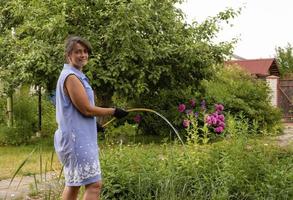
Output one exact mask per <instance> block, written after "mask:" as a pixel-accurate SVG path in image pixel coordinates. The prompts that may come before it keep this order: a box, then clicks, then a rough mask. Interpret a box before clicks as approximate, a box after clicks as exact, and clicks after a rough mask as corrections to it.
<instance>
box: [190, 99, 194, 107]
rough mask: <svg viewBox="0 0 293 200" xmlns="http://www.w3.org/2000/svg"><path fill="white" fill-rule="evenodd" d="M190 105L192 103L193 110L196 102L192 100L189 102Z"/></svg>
mask: <svg viewBox="0 0 293 200" xmlns="http://www.w3.org/2000/svg"><path fill="white" fill-rule="evenodd" d="M189 103H190V105H191V107H192V108H194V107H195V100H194V99H190V100H189Z"/></svg>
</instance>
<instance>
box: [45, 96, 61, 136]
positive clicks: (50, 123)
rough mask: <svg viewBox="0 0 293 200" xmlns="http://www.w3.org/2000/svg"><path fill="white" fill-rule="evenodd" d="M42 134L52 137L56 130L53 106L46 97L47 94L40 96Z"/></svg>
mask: <svg viewBox="0 0 293 200" xmlns="http://www.w3.org/2000/svg"><path fill="white" fill-rule="evenodd" d="M42 109H43V111H42V112H43V114H42V116H43V118H42V133H41V135H42V136H45V137H52V136H53V135H54V133H55V131H56V130H57V123H56V113H55V107H54V105H53V104H52V102H51V101H50V100H49V99H48V94H45V95H43V98H42Z"/></svg>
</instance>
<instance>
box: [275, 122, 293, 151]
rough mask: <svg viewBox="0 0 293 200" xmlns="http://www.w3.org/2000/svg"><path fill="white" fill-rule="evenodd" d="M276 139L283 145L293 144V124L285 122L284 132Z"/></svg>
mask: <svg viewBox="0 0 293 200" xmlns="http://www.w3.org/2000/svg"><path fill="white" fill-rule="evenodd" d="M276 139H277V141H278V144H279V145H280V146H281V147H285V146H287V145H289V144H293V124H292V123H291V124H285V129H284V134H282V135H280V136H277V138H276Z"/></svg>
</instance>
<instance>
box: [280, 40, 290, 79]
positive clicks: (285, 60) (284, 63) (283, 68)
mask: <svg viewBox="0 0 293 200" xmlns="http://www.w3.org/2000/svg"><path fill="white" fill-rule="evenodd" d="M276 59H277V62H278V65H279V70H280V74H281V76H282V77H288V76H289V77H290V76H291V77H292V74H293V47H292V45H291V44H290V43H288V45H287V46H286V47H284V48H282V47H277V48H276Z"/></svg>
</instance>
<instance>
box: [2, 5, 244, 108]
mask: <svg viewBox="0 0 293 200" xmlns="http://www.w3.org/2000/svg"><path fill="white" fill-rule="evenodd" d="M180 2H181V1H180V0H160V1H158V0H156V1H153V0H144V1H141V0H135V1H127V0H118V1H88V0H81V1H69V0H55V1H50V2H47V1H38V0H33V1H28V0H23V1H17V0H12V1H4V2H3V3H2V4H1V6H0V11H1V18H0V27H1V29H2V30H3V32H2V31H1V34H0V47H1V48H0V49H1V51H0V54H1V57H2V58H3V62H2V63H1V68H2V69H5V70H2V71H3V76H1V79H3V80H4V81H5V82H6V83H7V84H8V85H9V86H10V87H5V88H11V89H13V88H15V86H17V85H19V84H20V83H23V82H29V83H33V84H37V85H39V84H40V85H42V86H45V87H46V89H48V90H51V89H52V88H54V84H55V81H56V77H57V76H58V72H59V70H60V68H61V66H60V65H61V63H62V62H63V61H62V60H63V59H62V57H63V55H62V49H63V44H62V43H63V41H64V39H65V38H66V37H67V36H68V35H70V34H75V35H81V36H84V37H86V38H88V39H89V41H91V43H92V44H93V52H94V53H93V55H92V59H91V62H90V63H89V65H88V67H87V75H88V77H89V78H90V79H91V81H92V83H93V87H94V89H95V90H96V91H98V92H99V96H100V100H101V101H102V103H103V102H106V104H109V102H110V100H111V97H112V96H113V95H116V96H117V97H120V98H123V97H124V98H126V96H127V98H132V97H133V96H136V97H137V96H140V95H143V94H146V93H149V92H151V93H154V92H156V91H158V89H159V88H166V87H168V88H170V87H173V86H177V85H178V83H182V84H180V85H178V86H180V87H184V86H186V85H187V83H190V82H194V83H196V82H198V81H199V80H200V79H202V77H207V76H209V67H210V66H212V65H213V64H214V63H217V62H220V61H222V60H223V58H224V57H225V55H228V54H230V53H231V48H232V43H229V42H223V43H220V44H213V42H212V39H213V38H214V37H216V34H217V33H218V32H219V30H220V23H221V22H228V21H229V19H230V18H233V17H235V16H237V14H239V13H238V12H235V11H233V10H232V9H227V10H226V11H223V12H220V13H219V14H218V15H217V16H215V17H211V18H209V19H207V20H206V21H205V22H203V23H202V24H199V23H194V24H193V25H187V24H184V22H183V19H184V18H183V15H182V12H181V11H180V10H178V9H177V8H175V7H174V4H175V3H180ZM24 9H25V10H26V12H23V10H24ZM12 28H14V30H15V37H12V36H11V29H12ZM7 48H9V52H7V51H5V49H7ZM16 69H17V70H16ZM9 73H12V76H6V75H7V74H9ZM178 73H180V74H181V76H177V74H178ZM10 79H11V80H10ZM166 82H168V83H170V85H168V86H166V84H165V83H166Z"/></svg>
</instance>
